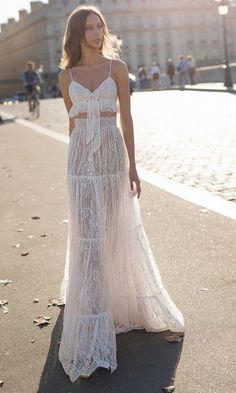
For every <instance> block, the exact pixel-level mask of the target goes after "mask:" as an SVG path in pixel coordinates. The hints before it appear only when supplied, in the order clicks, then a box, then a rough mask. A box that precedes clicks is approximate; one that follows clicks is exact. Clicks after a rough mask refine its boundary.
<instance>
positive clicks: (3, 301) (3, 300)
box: [0, 299, 9, 314]
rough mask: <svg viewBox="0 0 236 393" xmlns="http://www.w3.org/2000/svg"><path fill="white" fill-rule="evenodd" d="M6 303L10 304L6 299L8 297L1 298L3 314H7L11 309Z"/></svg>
mask: <svg viewBox="0 0 236 393" xmlns="http://www.w3.org/2000/svg"><path fill="white" fill-rule="evenodd" d="M5 304H8V300H6V299H2V300H1V299H0V308H2V310H3V314H7V313H8V311H9V309H8V307H6V306H5Z"/></svg>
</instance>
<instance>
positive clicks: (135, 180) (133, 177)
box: [129, 166, 141, 198]
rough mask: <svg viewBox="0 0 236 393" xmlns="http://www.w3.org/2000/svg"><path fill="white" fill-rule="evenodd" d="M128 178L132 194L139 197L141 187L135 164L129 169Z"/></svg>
mask: <svg viewBox="0 0 236 393" xmlns="http://www.w3.org/2000/svg"><path fill="white" fill-rule="evenodd" d="M129 180H130V188H131V191H133V196H135V195H138V198H139V197H140V194H141V187H140V180H139V177H138V174H137V170H136V167H135V166H132V167H130V169H129ZM134 184H135V189H134Z"/></svg>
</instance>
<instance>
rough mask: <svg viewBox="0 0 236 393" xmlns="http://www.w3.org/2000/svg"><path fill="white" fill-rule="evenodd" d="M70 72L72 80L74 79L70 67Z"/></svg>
mask: <svg viewBox="0 0 236 393" xmlns="http://www.w3.org/2000/svg"><path fill="white" fill-rule="evenodd" d="M69 73H70V77H71V80H72V81H73V76H72V72H71V69H70V68H69Z"/></svg>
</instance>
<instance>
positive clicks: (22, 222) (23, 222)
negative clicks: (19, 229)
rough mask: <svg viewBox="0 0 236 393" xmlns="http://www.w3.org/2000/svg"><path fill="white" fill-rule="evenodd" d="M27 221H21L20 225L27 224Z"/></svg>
mask: <svg viewBox="0 0 236 393" xmlns="http://www.w3.org/2000/svg"><path fill="white" fill-rule="evenodd" d="M26 222H27V221H21V222H19V225H24V224H26Z"/></svg>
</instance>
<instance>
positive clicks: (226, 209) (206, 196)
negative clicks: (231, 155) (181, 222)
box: [1, 111, 236, 220]
mask: <svg viewBox="0 0 236 393" xmlns="http://www.w3.org/2000/svg"><path fill="white" fill-rule="evenodd" d="M1 112H2V114H3V116H4V117H5V118H7V119H12V120H14V121H15V122H16V123H19V124H21V125H23V126H25V127H28V128H30V129H31V130H34V131H36V132H38V133H40V134H42V135H46V136H48V137H50V138H53V139H55V140H57V141H59V142H63V143H66V144H68V143H69V136H67V135H63V134H61V133H59V132H57V131H53V130H50V129H49V128H46V127H42V126H39V125H37V124H34V123H32V122H31V121H29V120H25V119H21V118H14V117H12V116H9V115H8V114H7V113H4V112H3V111H1ZM137 171H138V174H139V177H140V179H141V180H143V181H145V182H147V183H149V184H152V185H153V186H155V187H157V188H160V189H162V190H164V191H166V192H169V193H170V194H173V195H175V196H177V197H179V198H181V199H184V200H185V201H188V202H191V203H194V204H195V205H199V206H202V207H204V208H206V209H209V210H212V211H214V212H216V213H219V214H221V215H222V216H225V217H228V218H231V219H232V220H236V203H234V202H229V201H226V200H224V199H222V198H221V197H220V196H217V195H212V194H211V193H210V192H208V191H204V190H200V189H198V188H196V187H191V186H187V185H185V184H182V183H178V182H175V181H174V180H170V179H168V178H166V177H164V176H161V175H158V174H157V173H154V172H151V171H149V170H147V169H144V168H141V167H137Z"/></svg>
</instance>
